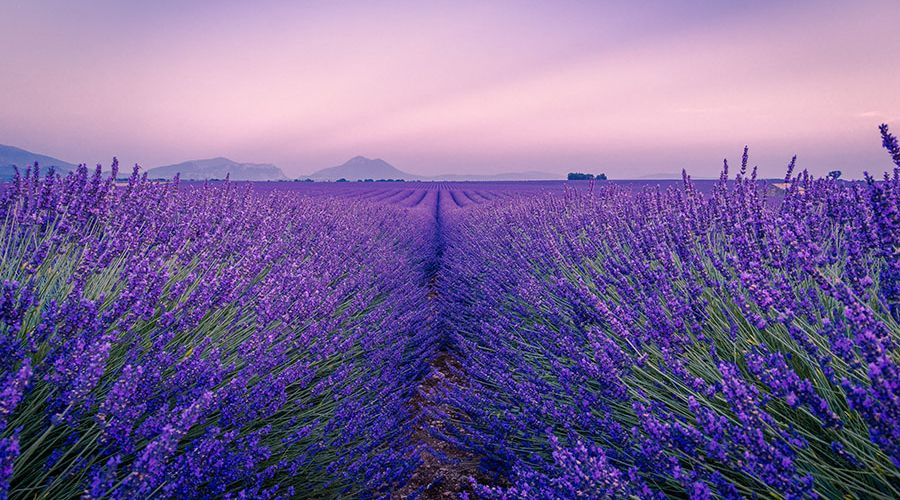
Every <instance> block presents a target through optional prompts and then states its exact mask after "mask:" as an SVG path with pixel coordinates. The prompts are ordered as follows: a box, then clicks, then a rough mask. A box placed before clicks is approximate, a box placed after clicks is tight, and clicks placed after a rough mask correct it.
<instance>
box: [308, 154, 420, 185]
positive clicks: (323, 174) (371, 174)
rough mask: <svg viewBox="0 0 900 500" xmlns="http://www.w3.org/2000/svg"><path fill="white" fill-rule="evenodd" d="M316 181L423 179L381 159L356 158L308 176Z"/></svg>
mask: <svg viewBox="0 0 900 500" xmlns="http://www.w3.org/2000/svg"><path fill="white" fill-rule="evenodd" d="M307 178H309V179H313V180H316V181H336V180H338V179H346V180H348V181H355V180H358V179H376V180H377V179H403V180H405V181H412V180H419V179H422V177H419V176H417V175H413V174H408V173H406V172H404V171H402V170H399V169H398V168H396V167H394V166H393V165H391V164H390V163H388V162H386V161H384V160H382V159H381V158H376V159H374V160H373V159H370V158H366V157H365V156H354V157H353V158H350V159H349V160H347V161H346V162H344V163H343V164H342V165H338V166H336V167H329V168H323V169H322V170H319V171H317V172H314V173H313V174H311V175H309V176H307Z"/></svg>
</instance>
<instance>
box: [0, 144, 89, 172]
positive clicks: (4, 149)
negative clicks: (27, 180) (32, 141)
mask: <svg viewBox="0 0 900 500" xmlns="http://www.w3.org/2000/svg"><path fill="white" fill-rule="evenodd" d="M34 162H38V166H40V168H41V172H47V169H49V168H50V167H54V169H55V170H56V172H57V173H59V174H65V173H67V172H70V171H72V170H73V169H74V168H75V165H73V164H71V163H69V162H67V161H62V160H60V159H57V158H53V157H52V156H47V155H42V154H38V153H32V152H31V151H26V150H24V149H21V148H17V147H14V146H4V145H3V144H0V181H2V180H8V179H12V177H13V174H14V172H15V170H14V169H13V166H16V167H19V172H21V173H23V174H24V173H25V169H26V168H28V167H29V166H31V165H34Z"/></svg>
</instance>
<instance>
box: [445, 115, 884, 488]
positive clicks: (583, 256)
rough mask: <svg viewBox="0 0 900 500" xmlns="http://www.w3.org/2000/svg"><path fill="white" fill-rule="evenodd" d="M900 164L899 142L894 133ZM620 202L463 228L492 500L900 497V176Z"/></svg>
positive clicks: (453, 398)
mask: <svg viewBox="0 0 900 500" xmlns="http://www.w3.org/2000/svg"><path fill="white" fill-rule="evenodd" d="M882 132H883V137H884V142H885V147H887V148H888V149H889V150H890V151H891V153H892V155H893V158H894V161H895V162H897V165H898V167H900V160H897V158H900V156H898V154H897V153H898V152H900V148H898V147H897V143H896V140H895V139H893V138H892V137H891V136H890V135H889V134H888V131H887V129H886V128H883V129H882ZM747 161H748V160H747V156H746V151H745V155H744V158H743V161H742V165H741V167H740V171H739V172H738V173H737V175H736V176H735V177H734V178H732V179H731V180H729V172H728V165H727V163H726V165H725V168H724V170H723V172H722V177H721V180H720V182H719V183H718V184H717V185H716V186H715V188H714V189H712V191H711V192H709V193H701V192H699V191H698V190H696V189H694V187H693V184H692V182H691V181H690V179H689V178H688V177H687V176H685V179H684V182H683V185H682V186H681V187H680V188H668V189H666V190H664V191H663V190H661V189H645V190H643V191H640V192H637V193H635V192H631V191H627V190H624V189H621V188H618V187H615V186H607V187H599V188H595V189H594V191H593V192H590V193H583V192H582V193H574V192H569V193H567V194H566V195H565V196H557V195H547V196H544V197H538V198H535V197H532V198H526V199H523V200H521V201H518V202H510V203H507V204H493V205H487V206H481V207H475V208H472V209H470V210H469V211H466V212H465V213H456V214H453V215H452V216H448V217H447V221H446V222H445V229H444V232H445V234H446V240H447V245H446V250H445V252H444V266H445V268H444V273H443V275H442V280H443V281H442V285H441V288H442V290H444V294H443V295H442V297H441V299H442V302H443V305H442V307H443V310H444V311H445V312H446V314H447V315H448V316H449V318H448V321H447V322H446V324H447V325H448V328H450V329H451V336H452V345H454V346H455V349H456V356H457V357H458V358H459V359H460V361H461V365H462V369H461V370H462V372H463V373H460V374H459V377H458V378H464V379H465V380H466V383H465V384H457V385H453V384H447V387H446V388H445V391H444V392H443V395H442V397H441V399H440V401H438V402H436V405H435V406H436V407H439V406H441V405H442V406H443V407H451V408H455V410H453V411H449V412H446V413H447V414H445V415H443V417H444V418H448V419H450V420H451V421H452V423H453V425H449V426H448V425H445V426H444V427H443V429H444V430H443V432H442V434H443V437H444V438H445V439H449V440H452V441H453V442H454V443H455V444H456V445H457V446H459V447H461V448H463V449H465V450H468V451H470V452H472V453H475V454H478V455H480V456H482V457H484V458H483V459H482V467H483V469H484V472H485V474H486V476H487V477H489V478H492V479H490V480H488V481H486V483H487V484H478V485H475V490H476V492H477V493H479V494H480V495H481V496H485V497H512V498H517V497H521V498H551V497H555V498H559V497H575V496H586V497H590V498H594V497H604V498H613V497H624V496H637V497H641V498H645V497H664V496H667V495H675V496H690V497H692V498H710V497H724V498H738V497H747V496H757V495H759V496H762V495H775V496H785V497H802V496H813V497H815V496H824V497H829V498H836V497H844V496H848V495H849V496H863V497H870V498H897V497H898V496H900V371H898V367H897V363H898V361H900V349H898V336H900V324H898V321H900V309H898V306H900V288H898V287H900V283H898V279H900V254H898V252H900V241H898V237H900V169H895V170H894V172H893V175H890V176H888V175H885V177H884V179H883V180H879V181H875V180H873V179H869V181H868V182H867V183H843V182H839V181H836V180H833V179H813V178H812V177H811V176H809V175H808V174H807V173H806V172H803V173H801V174H799V175H796V176H792V170H793V162H791V165H790V167H789V172H788V175H787V178H786V182H787V183H788V184H789V187H788V188H787V191H786V192H785V193H784V194H783V199H779V200H772V199H771V198H770V197H769V196H767V193H768V192H769V191H768V189H767V187H766V185H765V184H764V183H762V182H759V181H757V180H756V178H755V169H754V170H753V171H748V164H747Z"/></svg>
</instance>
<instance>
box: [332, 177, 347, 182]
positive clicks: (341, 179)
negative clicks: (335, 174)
mask: <svg viewBox="0 0 900 500" xmlns="http://www.w3.org/2000/svg"><path fill="white" fill-rule="evenodd" d="M334 182H349V181H348V180H347V179H344V178H343V177H341V178H340V179H338V180H336V181H334Z"/></svg>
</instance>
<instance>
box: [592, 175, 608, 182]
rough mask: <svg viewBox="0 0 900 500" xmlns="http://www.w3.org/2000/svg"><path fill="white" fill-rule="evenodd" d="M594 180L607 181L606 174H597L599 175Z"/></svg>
mask: <svg viewBox="0 0 900 500" xmlns="http://www.w3.org/2000/svg"><path fill="white" fill-rule="evenodd" d="M594 179H597V180H598V181H605V180H606V174H597V175H596V176H595V177H594Z"/></svg>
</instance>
